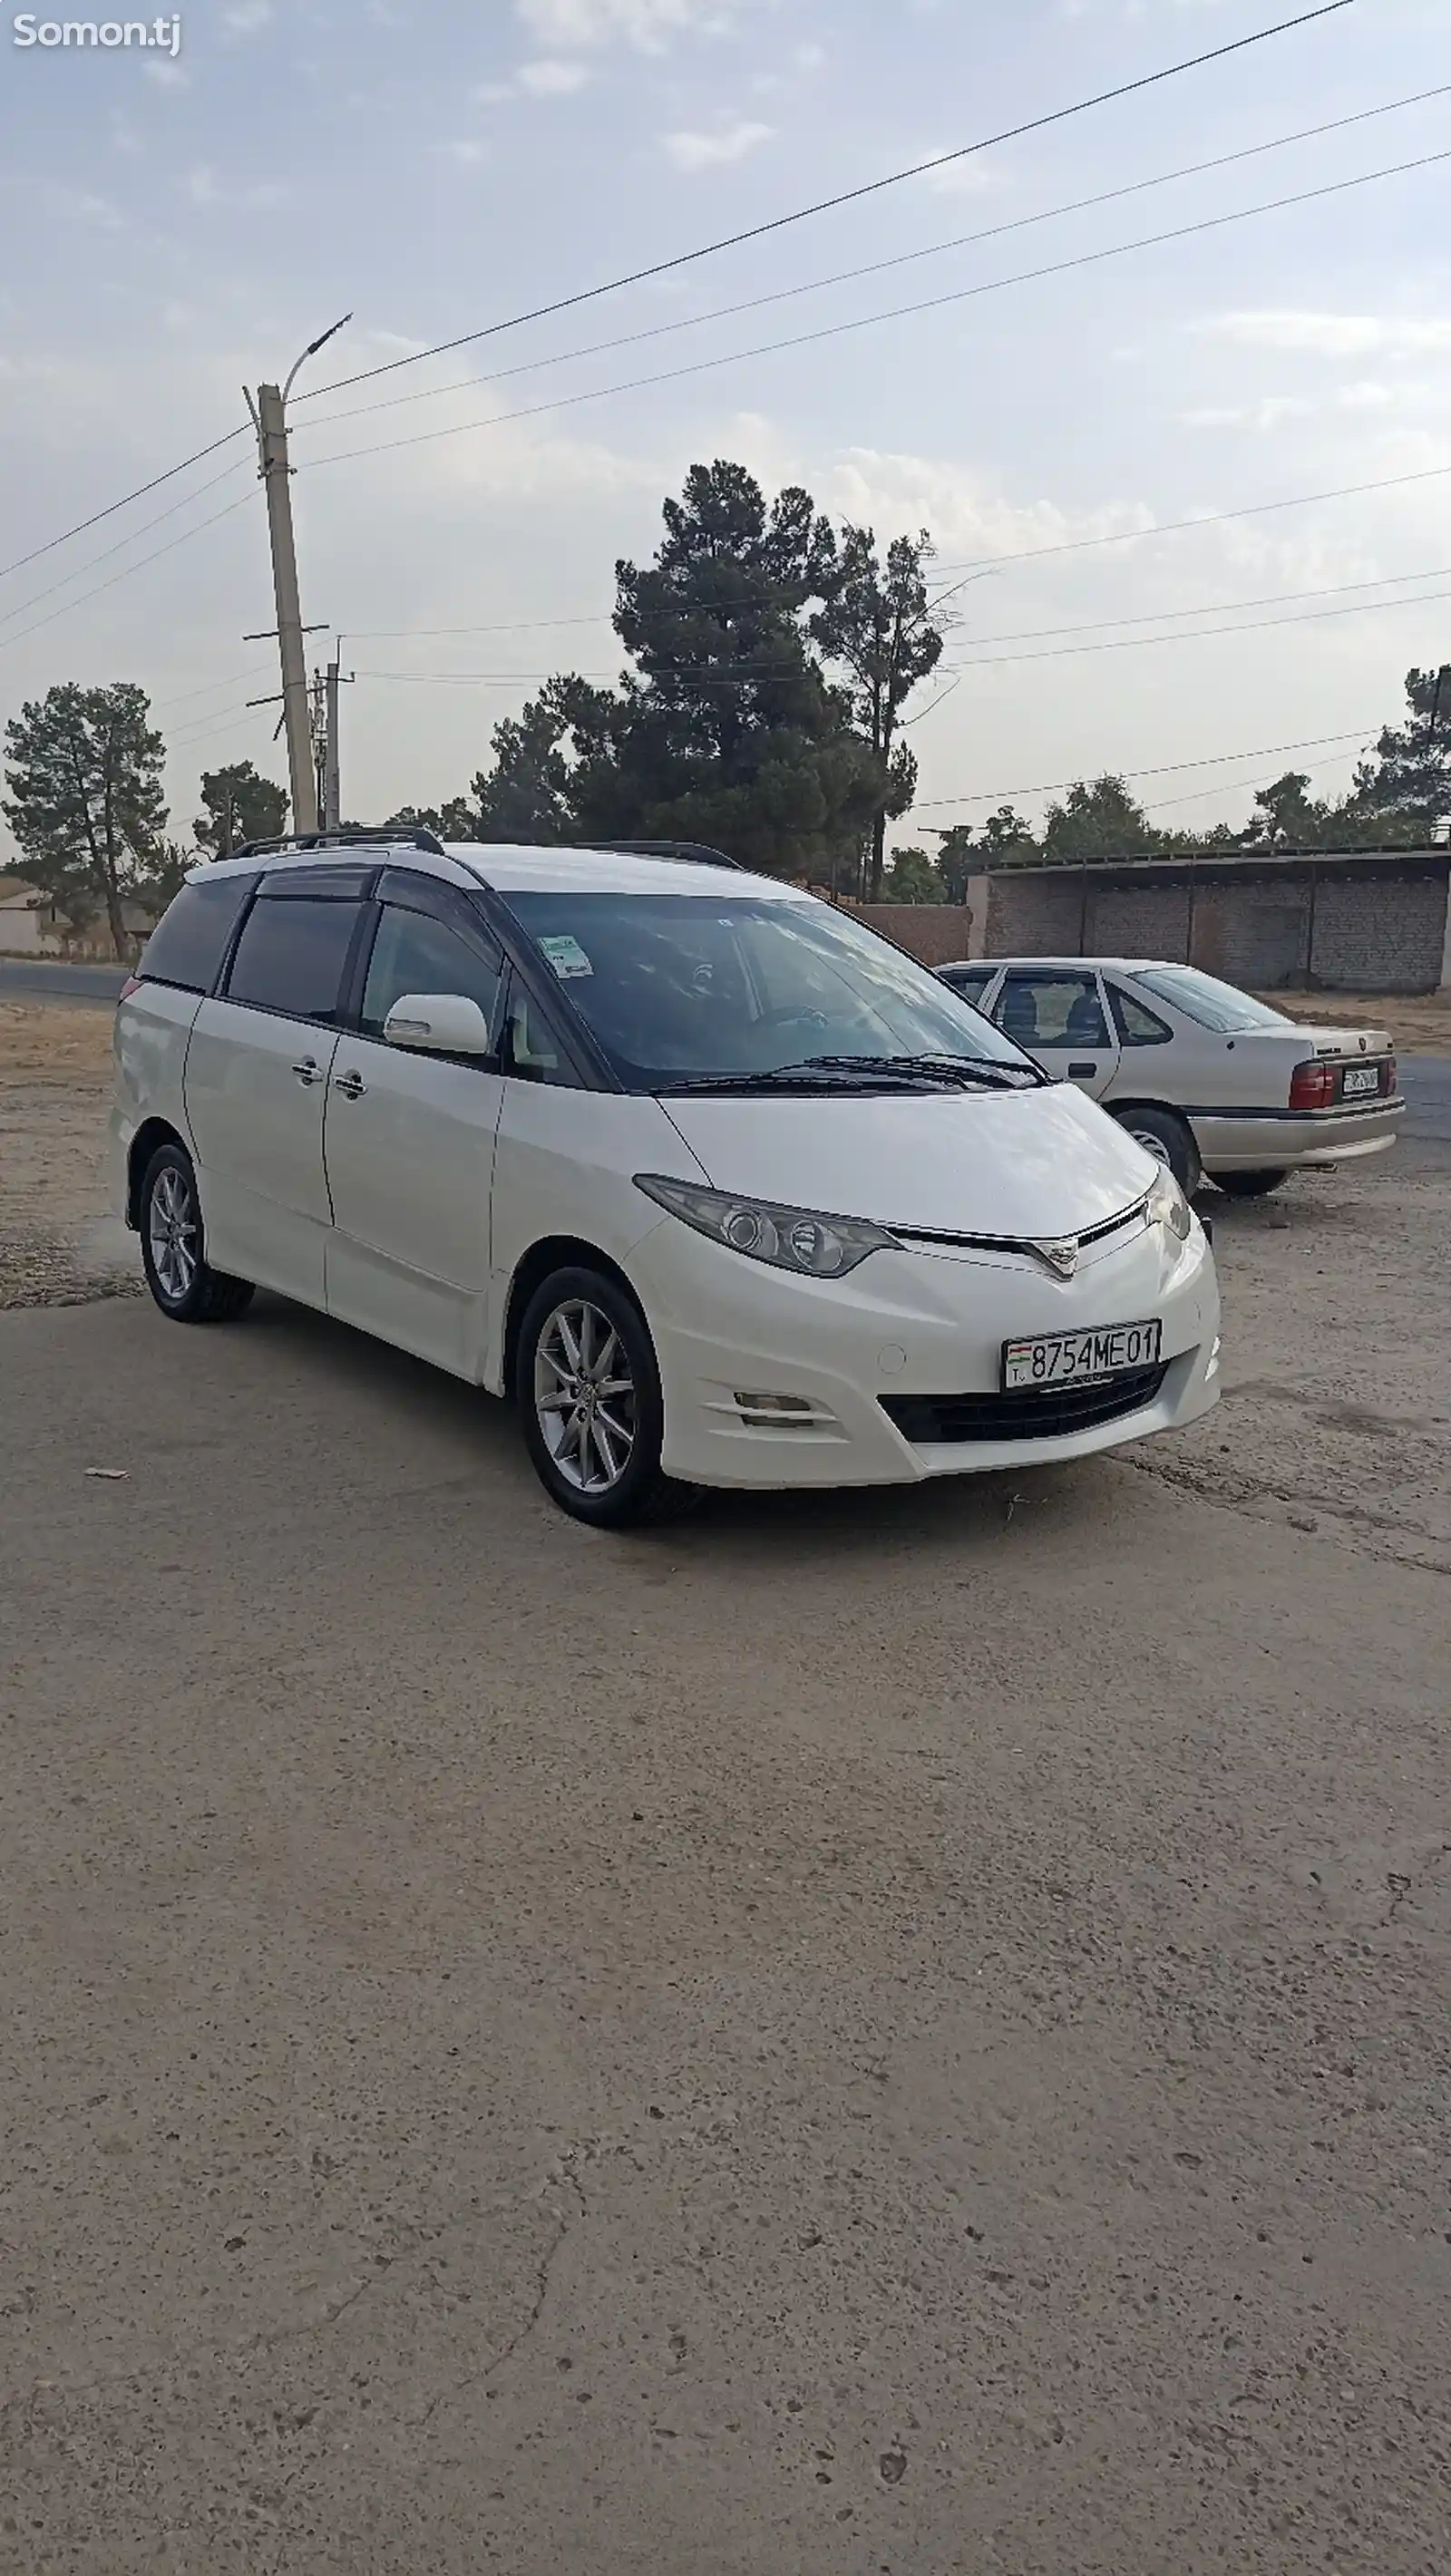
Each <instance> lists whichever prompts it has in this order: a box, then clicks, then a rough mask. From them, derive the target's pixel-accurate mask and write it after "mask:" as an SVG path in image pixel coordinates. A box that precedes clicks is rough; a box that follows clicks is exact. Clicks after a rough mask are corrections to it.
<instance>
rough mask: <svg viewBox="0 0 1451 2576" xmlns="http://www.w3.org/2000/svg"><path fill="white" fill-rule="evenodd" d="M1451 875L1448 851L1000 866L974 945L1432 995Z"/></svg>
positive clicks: (894, 928)
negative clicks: (1166, 962)
mask: <svg viewBox="0 0 1451 2576" xmlns="http://www.w3.org/2000/svg"><path fill="white" fill-rule="evenodd" d="M1448 879H1451V851H1448V850H1445V849H1435V850H1396V851H1344V852H1341V851H1326V852H1320V853H1315V854H1313V855H1312V854H1310V853H1293V854H1288V855H1286V856H1283V857H1281V856H1274V857H1269V856H1260V855H1251V854H1248V853H1246V854H1245V855H1244V856H1233V857H1226V858H1223V859H1218V858H1215V859H1200V858H1197V857H1196V858H1194V859H1189V858H1187V857H1186V858H1183V859H1173V858H1168V859H1146V860H1132V861H1122V862H1119V863H1117V864H1114V863H1111V862H1105V863H1103V864H1101V865H1095V866H1092V867H1082V868H1075V867H1056V868H1048V867H1041V868H1002V869H998V870H997V871H995V872H994V873H993V874H992V875H991V876H984V877H979V878H978V879H976V880H975V882H974V884H973V886H972V888H971V889H970V891H971V894H972V897H973V905H972V912H973V931H974V936H973V939H972V951H971V953H972V954H973V955H975V956H980V957H1054V956H1066V957H1163V958H1169V959H1173V960H1176V961H1180V962H1187V963H1189V964H1191V965H1194V966H1202V967H1203V968H1204V969H1205V971H1206V973H1208V974H1213V975H1222V976H1224V977H1225V978H1226V980H1227V981H1228V982H1229V983H1232V984H1242V985H1246V986H1248V987H1249V988H1250V990H1251V991H1254V992H1274V991H1276V990H1277V989H1299V990H1308V991H1312V992H1313V991H1315V990H1316V989H1320V990H1323V991H1326V992H1336V991H1339V992H1347V993H1434V992H1436V991H1438V990H1440V989H1441V988H1442V987H1444V986H1446V985H1448V984H1451V922H1448ZM914 909H915V908H914ZM954 917H955V919H956V920H957V921H958V923H959V924H960V923H961V922H962V920H963V918H964V916H963V914H962V913H960V912H959V913H957V914H956V915H955V916H954ZM879 918H881V920H882V927H883V928H885V929H887V930H888V931H889V932H890V933H891V935H892V936H893V937H895V938H897V939H899V940H901V942H902V944H903V946H904V947H905V946H911V947H912V948H913V949H914V951H915V953H916V954H917V955H919V956H921V957H923V958H924V961H925V962H926V963H928V964H932V965H940V964H942V963H943V962H944V958H943V954H942V953H936V954H933V955H931V956H929V955H928V952H927V949H926V948H925V947H922V946H919V945H918V943H917V939H916V937H915V936H914V935H912V934H910V933H909V932H908V931H907V928H906V919H907V914H906V908H905V907H904V908H903V910H902V911H899V912H897V913H896V914H895V916H894V917H887V916H879ZM921 918H922V920H923V922H924V925H925V924H926V923H927V922H931V923H933V924H935V923H936V922H937V921H938V920H939V919H940V918H941V909H940V908H939V907H935V906H924V907H923V908H922V913H921ZM934 935H935V933H933V932H928V933H927V936H928V937H929V938H930V937H932V936H934ZM962 953H965V952H962Z"/></svg>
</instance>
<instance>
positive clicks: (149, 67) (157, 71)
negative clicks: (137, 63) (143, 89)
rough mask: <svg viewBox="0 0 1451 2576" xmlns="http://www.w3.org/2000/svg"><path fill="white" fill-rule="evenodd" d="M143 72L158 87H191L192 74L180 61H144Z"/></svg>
mask: <svg viewBox="0 0 1451 2576" xmlns="http://www.w3.org/2000/svg"><path fill="white" fill-rule="evenodd" d="M141 69H142V72H143V73H144V75H145V77H146V79H147V80H149V81H153V82H154V83H155V85H156V87H157V88H158V89H190V87H191V74H190V72H188V71H183V69H182V66H181V64H180V63H143V64H142V66H141Z"/></svg>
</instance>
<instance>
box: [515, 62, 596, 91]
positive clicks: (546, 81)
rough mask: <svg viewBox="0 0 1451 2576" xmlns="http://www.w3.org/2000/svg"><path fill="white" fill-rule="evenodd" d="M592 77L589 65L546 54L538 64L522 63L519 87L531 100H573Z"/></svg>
mask: <svg viewBox="0 0 1451 2576" xmlns="http://www.w3.org/2000/svg"><path fill="white" fill-rule="evenodd" d="M589 77H590V73H589V66H588V64H587V63H572V62H567V61H563V60H561V59H560V57H559V56H558V55H555V54H546V55H545V56H544V57H543V59H542V60H541V61H539V62H537V63H521V64H520V66H519V87H520V88H521V89H522V90H523V91H524V93H525V95H526V97H529V98H572V97H573V95H574V93H575V91H576V90H580V89H583V88H584V86H585V84H586V82H587V81H588V79H589Z"/></svg>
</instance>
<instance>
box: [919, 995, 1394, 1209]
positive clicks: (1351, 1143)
mask: <svg viewBox="0 0 1451 2576" xmlns="http://www.w3.org/2000/svg"><path fill="white" fill-rule="evenodd" d="M938 973H939V974H940V975H941V977H942V979H943V981H944V983H947V984H951V985H952V986H953V988H954V990H955V991H957V992H959V993H961V994H962V995H963V997H964V998H965V999H966V1000H967V1001H970V1002H972V1003H974V1004H975V1005H976V1007H977V1008H978V1009H979V1010H980V1011H983V1012H985V1013H986V1015H987V1017H988V1018H989V1019H991V1020H995V1021H996V1023H997V1025H998V1027H999V1028H1001V1029H1003V1030H1004V1031H1005V1032H1006V1033H1007V1034H1008V1036H1010V1037H1013V1038H1016V1040H1017V1042H1018V1044H1019V1045H1020V1046H1021V1047H1024V1048H1025V1049H1026V1050H1027V1052H1028V1054H1029V1055H1032V1056H1036V1057H1037V1059H1038V1061H1039V1062H1040V1063H1041V1064H1042V1065H1043V1066H1044V1068H1045V1069H1046V1070H1047V1071H1048V1072H1049V1073H1054V1074H1057V1075H1058V1076H1060V1077H1061V1078H1064V1079H1066V1080H1068V1081H1069V1082H1076V1083H1078V1084H1080V1085H1081V1087H1082V1088H1083V1089H1084V1090H1085V1091H1088V1092H1091V1093H1092V1095H1093V1097H1094V1099H1095V1100H1101V1101H1102V1103H1103V1105H1104V1107H1105V1108H1106V1109H1108V1110H1110V1111H1111V1112H1112V1114H1113V1116H1114V1117H1115V1118H1117V1119H1119V1120H1120V1121H1121V1123H1122V1124H1123V1125H1124V1126H1125V1127H1127V1128H1128V1129H1129V1131H1130V1133H1131V1134H1133V1135H1134V1136H1136V1137H1137V1138H1138V1140H1139V1142H1140V1144H1141V1145H1145V1146H1147V1148H1148V1150H1149V1152H1150V1153H1151V1154H1155V1155H1157V1156H1158V1158H1159V1160H1160V1161H1161V1162H1165V1163H1167V1164H1169V1166H1170V1167H1171V1169H1172V1170H1173V1172H1174V1174H1175V1176H1176V1178H1177V1179H1178V1181H1179V1182H1180V1184H1181V1186H1182V1187H1183V1188H1184V1189H1185V1190H1189V1191H1192V1190H1194V1189H1195V1188H1197V1187H1198V1184H1199V1181H1200V1179H1201V1177H1202V1176H1203V1175H1204V1174H1205V1173H1207V1174H1208V1175H1209V1178H1210V1179H1211V1180H1213V1181H1215V1182H1217V1184H1218V1186H1219V1187H1220V1189H1222V1190H1225V1191H1227V1192H1228V1194H1229V1195H1230V1197H1232V1198H1262V1197H1263V1196H1264V1195H1265V1194H1266V1192H1268V1191H1270V1190H1273V1189H1277V1188H1278V1186H1279V1184H1280V1182H1281V1181H1283V1180H1284V1179H1285V1178H1286V1176H1287V1175H1288V1174H1289V1173H1290V1172H1293V1171H1296V1170H1303V1169H1304V1168H1306V1167H1307V1166H1313V1167H1317V1168H1318V1167H1320V1166H1323V1165H1325V1164H1334V1163H1345V1162H1350V1161H1352V1160H1355V1159H1358V1158H1359V1157H1361V1156H1363V1155H1366V1154H1382V1153H1384V1152H1385V1150H1386V1148H1387V1147H1388V1146H1389V1145H1392V1144H1393V1143H1394V1142H1395V1138H1396V1133H1397V1129H1398V1127H1399V1123H1400V1121H1401V1119H1402V1118H1403V1116H1404V1115H1405V1102H1404V1101H1403V1099H1402V1098H1401V1095H1400V1087H1399V1083H1398V1081H1397V1078H1396V1059H1395V1051H1394V1047H1393V1044H1392V1041H1391V1039H1390V1037H1389V1035H1388V1034H1387V1032H1386V1031H1385V1030H1384V1029H1376V1028H1352V1027H1345V1028H1324V1027H1320V1026H1318V1025H1307V1024H1305V1023H1303V1022H1297V1021H1295V1020H1293V1019H1291V1018H1290V1017H1289V1015H1288V1013H1286V1012H1284V1011H1276V1010H1272V1009H1271V1008H1270V1007H1269V1005H1268V1004H1267V1003H1265V1002H1259V1001H1256V1000H1255V998H1254V996H1253V994H1251V993H1242V992H1240V991H1239V990H1238V988H1237V986H1235V985H1233V984H1224V983H1221V982H1220V981H1219V979H1218V977H1217V976H1214V975H1206V974H1204V973H1202V972H1201V970H1200V969H1199V968H1198V967H1197V966H1176V965H1172V964H1169V963H1165V962H1160V961H1158V960H1155V959H1152V958H1150V959H1144V958H1125V957H1098V958H1086V957H993V958H989V957H983V958H976V959H973V960H971V961H964V962H963V963H962V964H961V965H951V966H941V967H939V968H938Z"/></svg>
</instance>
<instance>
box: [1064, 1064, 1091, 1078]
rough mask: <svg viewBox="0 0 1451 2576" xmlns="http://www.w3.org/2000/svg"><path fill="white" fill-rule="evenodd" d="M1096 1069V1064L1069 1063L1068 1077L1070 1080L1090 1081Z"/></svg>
mask: <svg viewBox="0 0 1451 2576" xmlns="http://www.w3.org/2000/svg"><path fill="white" fill-rule="evenodd" d="M1097 1071H1098V1067H1097V1065H1096V1064H1070V1066H1069V1068H1068V1079H1069V1081H1070V1082H1091V1081H1092V1080H1093V1077H1094V1075H1095V1074H1096V1073H1097Z"/></svg>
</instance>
